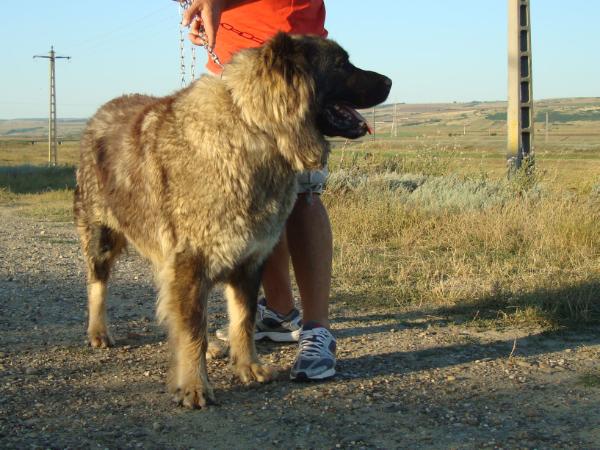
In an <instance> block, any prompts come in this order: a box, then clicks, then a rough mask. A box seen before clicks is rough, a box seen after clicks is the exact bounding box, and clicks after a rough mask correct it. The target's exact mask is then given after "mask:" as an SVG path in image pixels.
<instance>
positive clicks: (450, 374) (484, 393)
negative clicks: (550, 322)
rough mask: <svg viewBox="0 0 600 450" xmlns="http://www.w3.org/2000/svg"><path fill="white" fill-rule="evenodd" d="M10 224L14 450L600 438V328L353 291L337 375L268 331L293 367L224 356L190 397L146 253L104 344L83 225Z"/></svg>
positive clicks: (4, 352)
mask: <svg viewBox="0 0 600 450" xmlns="http://www.w3.org/2000/svg"><path fill="white" fill-rule="evenodd" d="M0 223H1V227H0V308H1V309H0V447H1V448H19V449H22V448H110V449H114V448H125V449H127V448H182V449H183V448H185V449H190V448H195V449H203V448H207V449H213V448H226V449H230V448H261V449H262V448H600V385H599V382H598V379H599V367H600V364H599V361H600V333H598V332H597V330H593V329H577V330H561V331H553V332H548V331H543V330H536V329H510V330H502V331H498V330H480V329H477V328H475V327H472V326H466V325H465V324H464V323H463V324H461V320H464V319H461V318H460V317H458V316H456V317H454V316H453V317H450V316H444V315H441V314H436V313H435V312H432V311H423V310H419V309H414V310H407V311H382V310H378V311H375V310H370V309H366V308H365V309H356V308H355V307H354V306H352V307H351V305H349V304H346V303H344V302H343V301H337V302H335V303H333V304H332V318H333V330H334V332H335V335H336V336H337V338H338V359H339V362H338V372H339V374H338V375H337V376H336V378H334V379H333V380H331V381H328V382H323V383H293V382H290V381H288V380H287V379H286V376H287V374H286V372H285V371H286V370H289V367H290V365H291V363H292V361H293V359H294V356H295V351H296V349H295V347H294V346H290V345H276V344H269V343H260V344H259V345H258V349H259V352H260V354H261V356H262V358H263V359H264V360H265V361H267V362H269V363H271V364H274V365H277V366H280V367H282V368H283V370H284V372H283V376H282V377H281V379H280V380H278V381H275V382H272V383H270V384H267V385H251V386H243V385H241V384H240V383H239V382H238V381H237V380H236V379H235V378H234V377H233V375H232V373H231V372H230V370H229V369H228V366H227V360H226V359H221V360H215V361H212V362H211V363H210V367H209V374H210V378H211V380H212V382H213V385H214V387H215V394H216V396H217V401H218V405H216V406H212V407H211V408H210V409H208V410H202V411H187V410H184V409H181V408H178V407H176V406H175V405H174V404H172V403H171V401H170V398H169V395H168V394H167V393H166V392H165V384H164V381H165V373H166V367H167V364H168V355H167V348H166V343H165V334H164V332H163V330H162V329H161V328H159V327H158V326H157V325H156V322H155V320H154V301H155V293H154V290H153V287H152V279H151V274H150V270H149V267H148V265H147V264H146V263H145V262H144V261H142V260H141V259H140V258H139V257H138V256H137V255H136V254H135V253H134V252H133V251H131V252H129V254H128V255H126V256H125V257H124V258H122V260H121V261H120V262H119V264H118V266H117V269H116V271H115V273H114V277H113V279H112V283H111V290H110V294H109V296H110V299H109V300H110V308H109V314H110V318H111V323H112V330H113V334H114V335H115V337H116V339H117V345H116V347H114V348H112V349H107V350H93V349H91V348H89V347H87V345H86V343H85V325H86V324H85V321H86V309H85V284H84V272H83V260H82V258H81V256H80V252H79V247H78V242H77V238H76V233H75V230H74V227H73V225H72V224H69V223H43V222H38V221H34V220H32V219H28V218H23V217H19V216H18V215H16V214H15V213H14V210H11V209H9V208H0ZM352 305H355V302H353V303H352ZM210 308H211V315H210V327H211V330H213V331H214V329H216V328H217V327H219V326H222V325H223V324H225V322H226V314H225V308H224V302H223V301H222V299H221V294H220V293H219V292H217V293H215V295H214V296H213V298H212V299H211V304H210ZM511 354H512V356H511Z"/></svg>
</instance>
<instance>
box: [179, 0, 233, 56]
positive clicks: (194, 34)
mask: <svg viewBox="0 0 600 450" xmlns="http://www.w3.org/2000/svg"><path fill="white" fill-rule="evenodd" d="M226 4H227V0H194V1H193V2H192V4H191V5H190V6H189V8H187V9H186V10H185V13H184V14H183V20H182V22H181V25H182V26H184V27H187V26H189V27H190V32H189V34H188V37H189V39H190V41H192V43H194V44H196V45H203V44H204V41H203V40H202V39H200V37H199V36H198V34H199V32H200V27H202V26H204V30H205V32H206V37H207V40H208V42H207V43H208V46H209V47H210V48H214V47H215V42H216V40H217V30H218V29H219V24H220V23H221V13H222V12H223V10H224V9H225V6H226Z"/></svg>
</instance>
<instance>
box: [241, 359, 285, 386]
mask: <svg viewBox="0 0 600 450" xmlns="http://www.w3.org/2000/svg"><path fill="white" fill-rule="evenodd" d="M233 371H234V372H235V373H236V375H237V376H238V377H239V378H240V380H242V382H243V383H250V382H252V381H258V382H259V383H267V382H269V381H271V380H273V379H274V378H276V377H277V370H275V368H274V367H270V366H267V365H264V364H261V363H249V364H236V365H234V366H233Z"/></svg>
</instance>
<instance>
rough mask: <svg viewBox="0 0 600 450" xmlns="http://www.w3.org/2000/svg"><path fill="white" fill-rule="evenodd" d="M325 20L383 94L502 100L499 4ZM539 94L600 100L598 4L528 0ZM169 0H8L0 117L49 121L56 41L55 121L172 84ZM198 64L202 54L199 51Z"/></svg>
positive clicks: (340, 11) (374, 6)
mask: <svg viewBox="0 0 600 450" xmlns="http://www.w3.org/2000/svg"><path fill="white" fill-rule="evenodd" d="M326 5H327V28H328V30H329V32H330V37H331V38H333V39H336V40H337V41H338V42H339V43H340V44H342V45H343V46H344V47H345V48H346V49H347V50H348V51H349V53H350V55H351V59H352V60H353V62H354V63H355V64H356V65H358V66H361V67H364V68H369V69H372V70H376V71H378V72H381V73H384V74H386V75H388V76H389V77H390V78H392V79H393V81H394V88H393V91H392V93H391V96H390V99H389V101H391V102H407V103H431V102H449V101H471V100H501V99H504V98H505V97H506V39H507V38H506V28H507V27H506V10H507V7H506V0H419V1H414V0H413V1H408V0H371V1H370V2H369V1H365V0H326ZM532 16H533V17H532V23H533V27H534V32H533V50H534V60H533V61H534V79H535V81H534V93H535V98H537V99H542V98H555V97H571V96H600V58H598V43H600V27H599V26H598V23H599V22H600V2H598V1H595V0H594V1H590V0H570V1H568V2H567V1H564V0H532ZM178 20H179V18H178V8H177V5H176V4H175V2H173V1H171V0H120V1H117V0H102V1H89V0H80V1H78V2H75V1H72V0H71V1H67V0H43V1H41V0H30V1H28V2H26V3H21V2H15V1H8V0H3V1H2V4H1V6H0V21H1V22H0V25H1V26H0V54H1V55H2V66H1V67H2V68H1V69H0V118H2V119H8V118H17V117H47V114H48V113H47V109H48V106H47V103H48V86H47V85H48V63H47V60H40V59H37V60H34V59H33V58H32V56H33V55H34V54H47V52H48V50H49V48H50V45H54V47H55V49H56V51H57V54H59V55H69V56H71V57H72V58H73V59H72V60H71V61H59V62H58V63H57V93H58V115H59V117H87V116H89V115H91V114H92V113H93V112H94V111H95V110H96V109H97V108H98V107H99V106H100V105H101V104H102V103H104V102H105V101H107V100H109V99H111V98H113V97H115V96H118V95H121V94H123V93H129V92H142V93H148V94H154V95H164V94H167V93H169V92H172V91H173V90H175V89H177V88H178V87H179V63H178V54H179V49H178V45H179V44H178V40H179V36H178V33H179V31H178V30H179V26H178ZM199 54H200V58H199V66H200V69H201V68H202V67H203V61H205V55H204V53H203V52H199Z"/></svg>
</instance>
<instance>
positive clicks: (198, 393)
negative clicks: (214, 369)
mask: <svg viewBox="0 0 600 450" xmlns="http://www.w3.org/2000/svg"><path fill="white" fill-rule="evenodd" d="M173 400H174V401H175V403H177V404H178V405H179V406H183V407H184V408H188V409H205V408H206V407H208V405H214V404H215V394H214V392H213V390H212V387H210V386H204V385H203V384H202V383H200V382H197V383H191V384H190V385H188V386H185V387H178V388H176V389H174V394H173Z"/></svg>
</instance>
